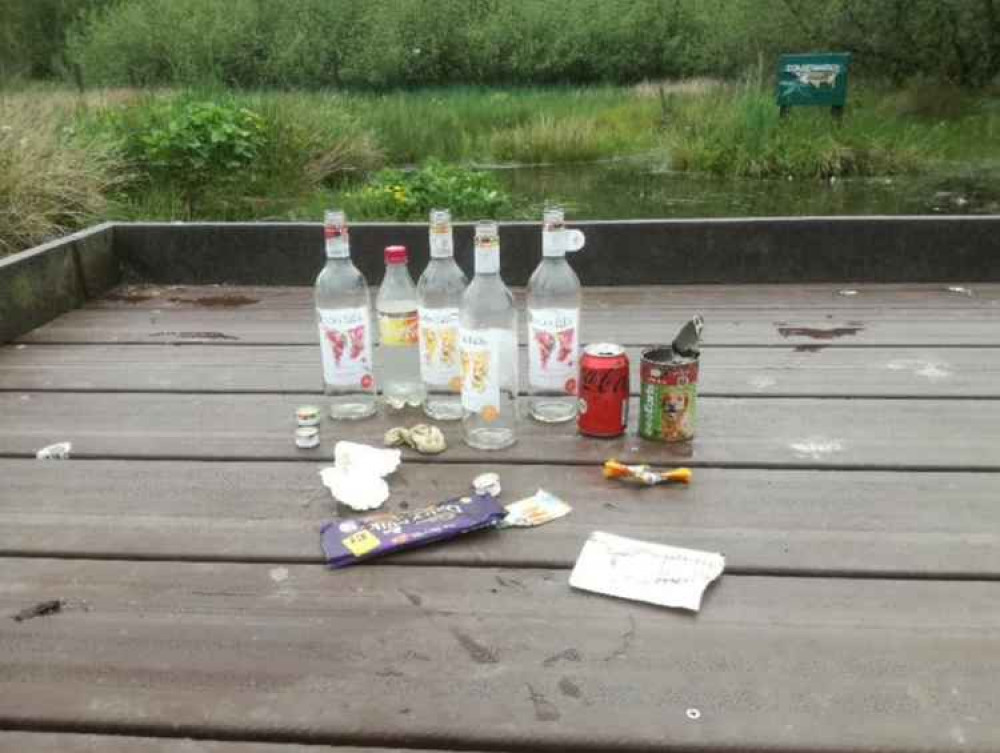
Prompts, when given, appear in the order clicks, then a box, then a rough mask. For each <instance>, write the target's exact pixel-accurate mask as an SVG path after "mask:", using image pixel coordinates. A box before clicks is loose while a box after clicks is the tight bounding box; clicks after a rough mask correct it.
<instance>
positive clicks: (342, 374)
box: [315, 210, 375, 419]
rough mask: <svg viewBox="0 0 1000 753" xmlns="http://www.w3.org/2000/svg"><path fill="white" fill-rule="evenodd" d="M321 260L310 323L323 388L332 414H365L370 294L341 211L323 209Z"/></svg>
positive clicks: (370, 404)
mask: <svg viewBox="0 0 1000 753" xmlns="http://www.w3.org/2000/svg"><path fill="white" fill-rule="evenodd" d="M323 233H324V237H325V239H326V266H325V267H324V268H323V271H322V272H320V273H319V277H317V278H316V293H315V298H316V323H317V326H318V327H319V344H320V353H321V355H322V362H323V392H324V394H326V395H328V396H330V416H331V417H332V418H343V419H356V418H366V417H367V416H371V415H372V414H373V413H375V375H374V371H373V364H372V337H371V297H370V295H369V293H368V285H367V284H366V283H365V278H364V277H363V276H362V275H361V272H359V271H358V268H357V267H355V266H354V262H352V261H351V249H350V237H349V234H348V230H347V220H346V218H345V217H344V213H343V212H341V211H338V210H333V211H330V212H327V213H326V217H325V222H324V227H323Z"/></svg>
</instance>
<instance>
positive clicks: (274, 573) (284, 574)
mask: <svg viewBox="0 0 1000 753" xmlns="http://www.w3.org/2000/svg"><path fill="white" fill-rule="evenodd" d="M268 574H269V575H270V576H271V580H273V581H274V582H275V583H283V582H284V581H286V580H288V568H287V567H276V568H274V569H273V570H271V572H270V573H268Z"/></svg>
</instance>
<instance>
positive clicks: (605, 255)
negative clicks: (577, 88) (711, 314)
mask: <svg viewBox="0 0 1000 753" xmlns="http://www.w3.org/2000/svg"><path fill="white" fill-rule="evenodd" d="M571 225H572V226H573V227H578V228H580V229H582V230H584V232H586V233H587V247H586V248H585V249H584V250H583V251H581V252H580V253H579V254H576V255H575V256H573V257H571V259H572V263H573V266H574V268H575V269H576V270H577V272H578V273H579V275H580V278H581V280H582V281H583V283H584V284H585V285H636V284H643V283H649V284H654V283H655V284H672V283H678V284H681V283H685V284H693V283H785V282H787V283H797V282H798V283H803V282H847V281H858V282H938V281H940V282H945V281H966V282H980V281H995V280H1000V217H997V216H976V217H969V216H961V217H820V218H801V217H795V218H761V219H721V220H720V219H713V220H634V221H612V222H578V223H571ZM455 234H456V238H455V239H456V257H457V259H458V261H459V264H461V265H462V266H463V267H464V268H465V269H466V270H470V271H471V268H472V225H471V224H468V223H460V224H457V225H456V228H455ZM351 238H352V249H353V256H354V259H355V261H356V263H357V264H358V266H359V268H360V269H361V271H362V272H363V273H364V274H365V276H366V277H367V278H368V280H369V281H371V282H377V281H378V280H380V279H381V277H382V271H383V263H382V249H383V248H384V247H385V246H386V245H389V244H391V243H402V244H404V245H406V246H408V247H409V248H410V251H411V259H412V261H411V269H412V271H413V272H414V273H415V274H416V273H418V272H419V271H420V270H422V269H423V267H424V265H425V264H426V262H427V257H428V247H427V226H426V225H424V224H420V223H415V224H410V223H355V224H352V226H351ZM501 250H502V253H501V260H502V271H503V275H504V279H505V280H507V282H508V283H510V284H512V285H523V284H524V283H525V282H527V280H528V277H529V276H530V274H531V272H532V270H533V269H534V268H535V266H536V264H537V263H538V259H539V257H540V255H541V237H540V230H539V224H538V223H533V222H532V223H527V222H524V223H517V222H515V223H504V224H503V225H502V226H501ZM115 251H116V252H117V255H118V257H119V258H120V259H122V260H123V261H124V262H125V263H126V264H127V265H128V267H129V270H130V272H131V274H132V276H134V277H137V278H138V279H141V280H145V281H149V282H156V283H163V284H197V283H233V284H246V285H253V284H257V285H261V284H263V285H267V284H271V285H308V284H311V283H312V282H313V280H314V279H315V277H316V274H317V272H318V271H319V269H320V267H321V266H322V264H323V240H322V229H321V226H320V224H319V223H222V224H217V223H186V224H185V223H162V224H161V223H133V224H121V225H116V226H115Z"/></svg>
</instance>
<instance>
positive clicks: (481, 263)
mask: <svg viewBox="0 0 1000 753" xmlns="http://www.w3.org/2000/svg"><path fill="white" fill-rule="evenodd" d="M498 274H500V250H499V249H498V248H496V246H488V247H485V248H483V247H480V246H476V277H482V276H486V275H498Z"/></svg>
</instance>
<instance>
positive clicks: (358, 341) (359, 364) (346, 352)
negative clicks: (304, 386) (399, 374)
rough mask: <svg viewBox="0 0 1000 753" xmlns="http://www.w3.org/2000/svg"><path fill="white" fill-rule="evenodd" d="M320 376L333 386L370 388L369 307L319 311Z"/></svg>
mask: <svg viewBox="0 0 1000 753" xmlns="http://www.w3.org/2000/svg"><path fill="white" fill-rule="evenodd" d="M319 343H320V352H321V353H322V354H323V379H324V381H325V382H326V383H327V384H328V385H332V386H335V387H358V388H360V389H363V390H372V389H374V387H375V378H374V376H373V375H372V342H371V333H370V331H369V321H368V309H367V308H366V307H365V306H358V307H357V308H349V309H325V310H321V311H320V312H319Z"/></svg>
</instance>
